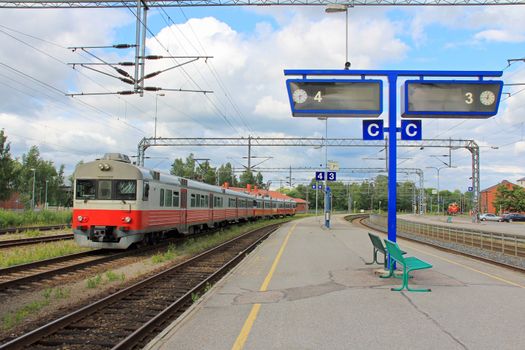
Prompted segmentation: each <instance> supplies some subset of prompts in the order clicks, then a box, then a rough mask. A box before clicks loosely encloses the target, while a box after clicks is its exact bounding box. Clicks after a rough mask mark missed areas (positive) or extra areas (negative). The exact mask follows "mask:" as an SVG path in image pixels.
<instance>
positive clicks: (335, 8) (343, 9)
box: [324, 4, 350, 69]
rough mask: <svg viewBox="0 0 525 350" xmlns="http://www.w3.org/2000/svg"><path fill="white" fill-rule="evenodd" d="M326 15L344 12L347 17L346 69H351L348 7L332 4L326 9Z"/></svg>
mask: <svg viewBox="0 0 525 350" xmlns="http://www.w3.org/2000/svg"><path fill="white" fill-rule="evenodd" d="M324 11H325V12H326V13H336V12H344V13H345V15H346V28H345V29H346V30H345V69H349V68H350V62H348V5H344V4H330V5H327V6H326V8H325V9H324Z"/></svg>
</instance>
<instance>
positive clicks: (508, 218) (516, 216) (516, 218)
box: [502, 214, 525, 222]
mask: <svg viewBox="0 0 525 350" xmlns="http://www.w3.org/2000/svg"><path fill="white" fill-rule="evenodd" d="M502 220H503V221H506V222H513V221H525V215H523V214H507V215H504V216H503V219H502Z"/></svg>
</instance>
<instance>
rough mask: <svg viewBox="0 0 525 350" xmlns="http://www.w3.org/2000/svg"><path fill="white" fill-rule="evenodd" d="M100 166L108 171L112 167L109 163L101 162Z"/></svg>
mask: <svg viewBox="0 0 525 350" xmlns="http://www.w3.org/2000/svg"><path fill="white" fill-rule="evenodd" d="M98 168H99V169H100V170H102V171H108V170H109V169H111V166H110V165H109V164H107V163H99V164H98Z"/></svg>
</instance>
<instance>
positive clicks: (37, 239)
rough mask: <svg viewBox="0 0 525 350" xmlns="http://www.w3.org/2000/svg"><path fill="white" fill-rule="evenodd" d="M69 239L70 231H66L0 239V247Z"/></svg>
mask: <svg viewBox="0 0 525 350" xmlns="http://www.w3.org/2000/svg"><path fill="white" fill-rule="evenodd" d="M70 239H73V234H72V233H66V234H63V235H54V236H43V237H31V238H21V239H10V240H6V241H0V249H3V248H12V247H18V246H23V245H28V244H36V243H45V242H56V241H64V240H70Z"/></svg>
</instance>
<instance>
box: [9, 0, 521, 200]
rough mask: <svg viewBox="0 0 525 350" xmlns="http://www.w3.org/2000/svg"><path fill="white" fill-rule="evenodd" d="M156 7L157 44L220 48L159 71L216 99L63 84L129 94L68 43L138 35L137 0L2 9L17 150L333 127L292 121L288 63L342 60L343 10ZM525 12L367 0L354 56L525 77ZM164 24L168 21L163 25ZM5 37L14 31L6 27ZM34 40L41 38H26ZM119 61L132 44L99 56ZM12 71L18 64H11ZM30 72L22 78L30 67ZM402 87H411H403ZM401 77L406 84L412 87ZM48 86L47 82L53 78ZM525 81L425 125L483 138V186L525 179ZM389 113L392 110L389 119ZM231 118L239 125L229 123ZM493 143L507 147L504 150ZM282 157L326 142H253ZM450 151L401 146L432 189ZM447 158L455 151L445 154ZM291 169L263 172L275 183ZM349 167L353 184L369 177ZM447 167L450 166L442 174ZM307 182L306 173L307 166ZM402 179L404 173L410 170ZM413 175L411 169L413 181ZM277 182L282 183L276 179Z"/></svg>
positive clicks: (192, 50) (154, 65) (359, 152)
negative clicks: (488, 113)
mask: <svg viewBox="0 0 525 350" xmlns="http://www.w3.org/2000/svg"><path fill="white" fill-rule="evenodd" d="M165 11H166V13H167V14H168V15H169V17H170V18H171V20H173V22H174V24H173V23H171V21H170V20H169V19H167V18H166V17H165V14H164V12H162V11H159V10H158V9H152V10H151V11H150V14H149V19H148V21H149V22H148V27H149V29H150V30H151V31H152V32H153V33H154V35H155V37H153V36H152V35H148V40H147V51H148V53H151V54H157V55H167V53H166V52H165V51H164V50H163V47H167V48H169V50H170V52H171V53H172V54H175V55H203V54H207V55H211V56H214V58H213V59H210V60H208V62H204V60H200V61H198V62H195V63H191V64H188V65H185V66H184V70H182V69H176V70H172V71H170V72H167V73H164V74H162V75H161V76H159V77H157V78H154V79H151V81H150V82H149V84H151V85H152V86H161V87H164V88H183V89H205V90H213V91H214V93H213V94H208V95H206V96H205V95H203V94H198V93H173V92H166V93H165V96H161V97H156V96H155V93H146V94H145V96H144V97H139V96H117V95H107V96H96V97H94V96H84V97H75V98H69V97H65V96H63V94H62V95H61V94H60V91H63V92H102V91H120V90H125V89H128V88H129V87H127V86H126V85H125V84H123V83H121V82H119V81H116V80H114V79H111V78H108V77H106V76H103V75H101V74H98V73H95V72H91V71H88V70H85V69H81V68H78V69H76V70H72V69H71V67H69V66H68V65H67V64H66V63H68V62H86V61H88V60H91V58H90V57H89V56H87V55H86V54H83V55H79V53H78V52H76V53H73V52H71V51H70V50H67V47H68V46H82V45H109V44H115V43H123V42H132V41H133V40H134V37H135V33H134V31H135V22H134V16H133V14H132V13H131V12H130V11H129V10H127V9H111V10H107V9H106V10H101V9H91V10H87V9H83V10H82V9H77V10H64V9H63V10H0V23H2V25H3V26H4V27H0V31H3V32H0V42H1V44H2V45H0V57H2V59H0V63H1V64H0V77H2V82H1V83H0V93H2V96H3V99H2V101H1V102H0V128H4V129H5V132H6V134H7V136H8V138H9V139H8V140H9V141H10V142H11V147H12V153H13V155H14V156H16V157H21V155H22V154H23V153H25V152H27V150H28V149H29V147H30V146H31V145H38V146H39V148H40V151H41V153H42V156H43V157H44V158H45V159H47V160H52V161H53V162H54V163H55V164H57V166H58V165H60V164H65V165H66V168H67V169H68V171H72V170H73V168H74V166H75V164H76V163H77V162H78V161H79V160H84V161H88V160H90V159H94V158H96V157H99V156H100V155H101V154H103V153H105V152H121V153H128V154H132V155H133V154H135V153H136V147H137V144H138V142H139V141H140V140H141V139H142V138H143V137H151V136H153V129H154V116H155V110H156V108H155V105H156V104H157V117H158V118H157V119H158V125H157V135H158V136H163V137H238V136H248V135H254V136H261V137H286V136H289V137H321V136H323V135H324V132H325V130H324V122H320V121H318V120H315V119H305V118H292V116H291V112H290V107H289V105H288V97H287V95H286V89H285V84H284V81H285V79H286V78H285V77H284V75H283V69H287V68H291V69H314V68H321V69H339V68H342V67H343V64H344V58H345V52H344V51H345V16H344V14H343V13H336V14H326V13H325V12H324V8H323V7H322V6H311V7H300V6H297V7H226V8H217V7H209V8H206V7H205V8H182V9H180V8H166V9H165ZM523 18H525V9H523V7H522V6H514V7H511V6H497V7H403V8H401V7H389V8H379V7H357V8H351V9H349V43H348V44H349V57H350V61H351V62H352V68H355V69H414V70H415V69H419V70H501V69H504V77H503V80H504V82H505V83H525V62H516V63H514V64H513V65H511V66H510V67H507V60H508V59H511V58H520V57H524V56H525V52H524V51H525V50H524V48H525V22H524V21H523V20H522V19H523ZM166 22H167V23H166ZM6 33H7V34H6ZM29 45H30V46H29ZM94 53H96V54H97V55H99V56H100V57H102V58H104V59H105V60H108V61H111V62H114V61H119V60H126V59H131V58H132V52H131V50H129V51H119V52H116V51H112V50H99V51H94ZM173 64H174V63H173V62H172V61H169V60H166V61H163V62H159V61H154V62H151V63H150V62H148V65H147V66H146V72H152V71H155V70H159V69H166V68H168V67H169V66H170V65H173ZM13 69H16V70H17V71H18V73H17V72H16V71H14V70H13ZM20 72H21V73H23V74H21V73H20ZM401 83H402V82H401ZM401 83H400V84H401ZM45 84H47V85H45ZM522 88H525V85H524V86H515V87H505V89H504V91H505V92H508V93H510V94H511V95H510V97H509V96H508V95H505V96H504V99H505V100H504V101H503V102H502V104H501V107H500V113H499V114H498V115H497V116H496V117H493V118H491V119H489V120H468V121H467V120H446V119H441V120H425V121H423V137H424V138H444V139H446V138H454V139H474V140H475V141H476V142H477V143H478V144H480V146H481V187H482V188H484V187H489V186H491V185H493V184H495V183H497V182H499V181H501V180H503V179H507V180H509V181H516V180H517V179H519V178H522V177H524V176H525V162H524V161H523V159H525V157H524V156H525V140H524V139H523V137H524V135H523V134H524V126H523V125H524V123H525V91H524V92H520V90H521V89H522ZM381 118H383V119H385V120H386V118H387V116H386V115H385V113H384V114H383V115H382V116H381ZM230 124H231V125H233V127H232V126H230ZM328 136H329V137H353V138H360V137H361V120H358V119H352V120H341V119H338V120H330V121H329V123H328ZM493 147H500V148H499V149H493ZM147 152H148V153H147V155H148V156H151V157H152V158H150V159H148V160H147V161H146V166H149V167H155V168H158V169H160V170H162V171H168V170H169V167H170V164H171V162H172V161H173V159H174V158H179V157H183V158H184V157H186V156H187V155H188V154H189V153H190V152H193V153H194V154H195V155H196V156H197V157H199V158H210V159H211V163H212V165H220V164H222V163H224V162H226V161H230V162H232V163H234V165H235V166H236V167H239V168H241V167H242V163H243V162H244V161H245V160H243V159H241V157H243V156H246V150H245V149H244V148H223V149H217V148H196V147H195V148H179V149H173V148H164V147H162V148H154V147H152V148H150V149H148V151H147ZM252 153H253V154H255V155H261V156H272V157H273V159H272V160H271V161H268V162H266V163H264V165H265V166H267V167H288V166H290V165H291V166H293V167H305V166H317V165H318V164H319V163H323V162H324V150H319V149H289V150H288V149H287V150H285V149H278V148H263V147H259V148H255V149H254V151H253V152H252ZM446 153H447V150H439V151H432V150H422V151H419V150H417V151H416V150H413V149H400V150H398V154H399V156H400V157H403V158H410V159H399V162H398V163H399V166H400V167H412V168H421V169H424V171H425V186H427V187H431V186H434V187H435V186H436V180H437V179H436V176H435V175H436V174H435V171H434V170H432V169H426V167H427V166H440V165H441V164H442V163H441V162H440V161H439V160H438V159H436V157H433V156H435V155H439V154H446ZM381 155H382V153H381V149H373V148H366V149H363V148H357V149H330V150H329V155H328V158H329V159H332V160H337V161H338V162H339V163H340V165H341V167H359V168H361V167H374V168H377V167H381V166H382V165H383V162H384V161H382V160H370V159H363V158H380V157H381ZM443 160H445V161H447V162H448V159H445V158H443ZM452 163H453V165H454V166H456V167H457V168H454V169H445V170H444V173H447V174H449V175H448V176H447V179H446V180H444V179H442V181H441V188H442V189H450V190H453V189H461V190H462V191H464V190H466V188H467V187H468V186H469V179H468V178H469V177H470V172H471V164H470V154H469V153H468V152H466V151H465V150H454V151H453V152H452ZM284 176H286V175H282V174H265V178H266V179H267V180H270V179H271V180H272V181H275V182H278V181H279V179H280V178H282V177H284ZM369 176H370V175H369V174H364V175H362V176H361V175H358V174H356V175H351V176H350V175H348V176H342V177H339V178H341V179H344V180H348V181H351V180H357V179H362V178H366V177H369ZM443 176H444V175H443ZM298 177H299V178H301V179H304V180H307V179H308V178H309V176H307V174H301V175H298ZM400 177H401V178H404V176H400ZM409 179H410V180H415V178H414V177H411V178H409ZM275 182H274V183H275Z"/></svg>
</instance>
